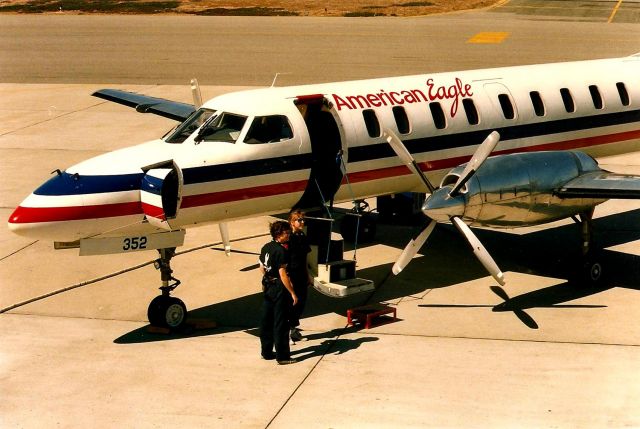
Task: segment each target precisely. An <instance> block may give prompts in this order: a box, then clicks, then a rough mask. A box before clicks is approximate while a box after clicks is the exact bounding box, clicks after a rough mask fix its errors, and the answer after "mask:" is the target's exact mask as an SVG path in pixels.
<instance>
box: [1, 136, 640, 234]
mask: <svg viewBox="0 0 640 429" xmlns="http://www.w3.org/2000/svg"><path fill="white" fill-rule="evenodd" d="M638 138H640V130H634V131H627V132H623V133H616V134H608V135H603V136H594V137H585V138H579V139H573V140H567V141H562V142H557V143H547V144H542V145H535V146H527V147H522V148H517V149H508V150H503V151H496V152H495V153H494V155H504V154H509V153H517V152H534V151H542V150H569V149H578V148H585V147H591V146H598V145H604V144H610V143H617V142H622V141H627V140H633V139H638ZM469 158H470V156H468V155H467V156H460V157H455V158H446V159H439V160H434V161H426V162H422V163H420V168H421V169H422V170H423V171H430V170H443V169H446V168H453V167H456V166H458V165H460V164H462V163H464V162H466V161H468V160H469ZM408 174H410V171H409V169H408V168H407V167H405V166H403V165H401V166H395V167H387V168H380V169H377V170H367V171H359V172H354V173H349V182H350V183H352V184H353V183H361V182H368V181H372V180H380V179H385V178H392V177H398V176H404V175H408ZM307 182H308V181H306V180H299V181H294V182H286V183H277V184H272V185H263V186H254V187H250V188H242V189H233V190H229V191H221V192H212V193H207V194H199V195H189V196H185V197H184V198H183V200H182V204H181V205H180V208H184V209H186V208H194V207H202V206H208V205H214V204H222V203H229V202H236V201H243V200H250V199H255V198H262V197H270V196H274V195H281V194H288V193H295V192H302V191H304V190H305V188H306V186H307ZM154 208H155V207H154ZM158 210H159V208H158ZM154 213H155V211H154ZM138 214H140V215H141V214H143V209H142V206H141V203H140V202H129V203H116V204H104V205H92V206H72V207H18V208H17V209H16V210H15V211H14V212H13V214H12V215H11V217H10V218H9V223H14V224H20V223H38V222H61V221H70V220H83V219H97V218H107V217H116V216H129V215H138Z"/></svg>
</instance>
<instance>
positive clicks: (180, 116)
mask: <svg viewBox="0 0 640 429" xmlns="http://www.w3.org/2000/svg"><path fill="white" fill-rule="evenodd" d="M91 95H93V96H94V97H98V98H102V99H104V100H109V101H113V102H114V103H118V104H124V105H125V106H128V107H133V108H135V109H136V111H138V112H140V113H153V114H154V115H159V116H163V117H165V118H169V119H173V120H174V121H180V122H182V121H184V120H185V119H187V118H188V117H189V115H191V114H192V113H193V112H194V111H195V110H196V109H195V107H194V106H193V105H192V104H186V103H180V102H178V101H171V100H165V99H164V98H156V97H150V96H148V95H142V94H136V93H133V92H129V91H121V90H119V89H100V90H98V91H96V92H94V93H93V94H91Z"/></svg>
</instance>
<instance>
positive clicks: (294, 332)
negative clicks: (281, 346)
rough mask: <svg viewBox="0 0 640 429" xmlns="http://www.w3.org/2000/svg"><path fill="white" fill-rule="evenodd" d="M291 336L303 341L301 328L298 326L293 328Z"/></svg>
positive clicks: (294, 339) (292, 338)
mask: <svg viewBox="0 0 640 429" xmlns="http://www.w3.org/2000/svg"><path fill="white" fill-rule="evenodd" d="M289 336H290V337H291V340H293V341H294V342H295V341H302V334H301V333H300V329H298V328H291V332H289Z"/></svg>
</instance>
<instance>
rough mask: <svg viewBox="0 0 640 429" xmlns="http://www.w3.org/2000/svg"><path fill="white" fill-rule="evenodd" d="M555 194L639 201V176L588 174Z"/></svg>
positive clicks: (570, 196) (601, 172)
mask: <svg viewBox="0 0 640 429" xmlns="http://www.w3.org/2000/svg"><path fill="white" fill-rule="evenodd" d="M555 194H556V195H558V196H559V197H561V198H598V199H639V198H640V176H634V175H630V174H617V173H610V172H608V171H594V172H589V173H585V174H582V175H580V176H578V177H576V178H575V179H573V180H570V181H569V182H567V183H565V185H564V186H562V187H561V188H560V189H558V190H557V191H556V192H555Z"/></svg>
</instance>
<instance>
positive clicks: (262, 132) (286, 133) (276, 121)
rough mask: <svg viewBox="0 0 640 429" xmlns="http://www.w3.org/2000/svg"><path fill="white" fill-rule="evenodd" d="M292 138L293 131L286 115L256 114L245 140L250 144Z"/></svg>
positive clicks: (275, 141)
mask: <svg viewBox="0 0 640 429" xmlns="http://www.w3.org/2000/svg"><path fill="white" fill-rule="evenodd" d="M291 138H293V131H292V130H291V124H289V120H288V119H287V117H286V116H284V115H271V116H256V117H255V118H254V120H253V122H252V123H251V128H249V132H247V137H246V138H245V139H244V142H245V143H248V144H263V143H277V142H281V141H285V140H289V139H291Z"/></svg>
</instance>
